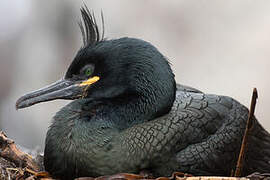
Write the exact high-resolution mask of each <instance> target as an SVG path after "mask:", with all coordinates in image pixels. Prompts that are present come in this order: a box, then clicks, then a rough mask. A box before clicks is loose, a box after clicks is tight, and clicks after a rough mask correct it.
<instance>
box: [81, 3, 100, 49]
mask: <svg viewBox="0 0 270 180" xmlns="http://www.w3.org/2000/svg"><path fill="white" fill-rule="evenodd" d="M80 10H81V15H82V19H81V21H80V22H79V23H78V24H79V27H80V30H81V33H82V40H83V47H87V46H92V45H95V44H96V43H98V42H100V41H103V40H104V18H103V13H102V11H101V23H102V33H100V29H99V27H98V25H97V22H96V18H95V15H94V13H93V12H90V11H89V9H88V8H87V6H86V5H84V6H82V7H81V9H80Z"/></svg>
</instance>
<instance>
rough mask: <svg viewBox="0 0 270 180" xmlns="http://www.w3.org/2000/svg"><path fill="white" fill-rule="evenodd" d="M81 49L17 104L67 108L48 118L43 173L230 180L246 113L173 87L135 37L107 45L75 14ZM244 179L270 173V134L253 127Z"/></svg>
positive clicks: (164, 66)
mask: <svg viewBox="0 0 270 180" xmlns="http://www.w3.org/2000/svg"><path fill="white" fill-rule="evenodd" d="M81 13H82V19H83V23H81V24H80V27H81V31H82V35H83V42H84V46H83V47H82V48H81V49H80V50H79V51H78V53H77V55H76V57H75V58H74V60H73V62H72V63H71V65H70V67H69V68H68V70H67V72H66V75H65V77H64V78H63V79H61V80H59V81H57V82H55V83H54V84H52V85H50V86H47V87H45V88H43V89H40V90H38V91H35V92H32V93H29V94H26V95H24V96H22V97H21V98H20V99H19V100H18V101H17V103H16V107H17V108H18V109H20V108H25V107H29V106H32V105H34V104H36V103H40V102H45V101H51V100H55V99H72V100H74V101H73V102H71V103H70V104H68V105H67V106H65V107H64V108H62V109H61V110H60V111H59V112H58V113H57V114H56V115H55V116H54V118H53V122H52V125H51V126H50V128H49V130H48V132H47V136H46V145H45V152H44V165H45V169H46V170H47V171H48V172H50V173H51V174H52V175H53V176H54V177H57V178H62V179H73V178H75V177H81V176H94V177H96V176H101V175H110V174H115V173H120V172H129V173H139V172H140V171H142V170H147V171H150V172H151V173H153V175H155V176H166V175H170V174H171V173H172V172H174V171H181V172H186V173H191V174H193V175H221V176H229V175H230V173H231V170H232V169H234V167H235V164H236V160H237V157H238V153H239V149H240V145H241V140H242V136H243V133H244V129H245V126H246V121H247V118H248V109H247V108H246V107H244V106H243V105H241V104H240V103H239V102H237V101H236V100H234V99H232V98H230V97H226V96H218V95H211V94H205V93H203V92H201V91H199V90H197V89H194V88H190V87H187V86H183V85H176V83H175V80H174V74H173V72H172V70H171V68H170V65H169V63H168V61H167V59H166V58H165V57H164V56H163V55H162V54H161V53H160V52H159V51H158V50H157V49H156V48H155V47H154V46H153V45H151V44H150V43H148V42H145V41H143V40H140V39H134V38H120V39H113V40H106V39H104V38H103V35H101V34H100V32H99V29H98V26H97V24H96V21H95V18H94V16H93V15H91V13H89V11H88V9H87V8H86V7H84V8H82V9H81ZM254 121H255V124H254V126H253V129H252V132H251V135H250V137H249V139H248V143H249V148H248V152H247V155H246V159H245V163H244V169H243V175H247V174H250V173H252V172H255V171H258V172H267V171H269V169H270V135H269V133H268V132H267V131H265V130H264V128H263V127H262V126H261V125H260V124H259V123H258V121H257V120H256V119H254Z"/></svg>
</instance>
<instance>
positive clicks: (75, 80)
mask: <svg viewBox="0 0 270 180" xmlns="http://www.w3.org/2000/svg"><path fill="white" fill-rule="evenodd" d="M81 14H82V21H81V22H80V23H79V26H80V29H81V32H82V37H83V46H82V48H81V49H80V50H79V51H78V53H77V55H76V56H75V58H74V60H73V61H72V63H71V65H70V66H69V68H68V70H67V72H66V74H65V76H64V77H63V78H62V79H61V80H59V81H57V82H55V83H53V84H51V85H49V86H47V87H45V88H42V89H40V90H37V91H34V92H31V93H29V94H26V95H24V96H22V97H21V98H19V99H18V101H17V102H16V108H17V109H20V108H25V107H29V106H32V105H34V104H37V103H40V102H45V101H51V100H55V99H72V100H73V99H80V98H88V99H90V100H103V99H109V100H113V99H118V100H121V99H125V100H131V99H133V98H134V99H136V98H139V99H144V100H143V101H144V102H145V103H148V104H152V105H153V106H154V107H155V108H156V109H159V108H165V107H166V106H170V107H171V105H172V103H173V101H174V98H175V89H176V88H175V80H174V74H173V73H172V70H171V68H170V65H169V63H168V61H167V59H166V58H165V57H164V56H163V55H162V54H161V53H160V52H159V51H158V50H157V49H156V48H155V47H154V46H153V45H151V44H150V43H148V42H146V41H143V40H140V39H135V38H120V39H112V40H107V39H104V37H103V34H104V33H102V34H101V33H100V31H99V28H98V26H97V23H96V20H95V17H94V15H93V14H91V13H90V12H89V10H88V9H87V7H83V8H81ZM102 22H103V17H102ZM103 29H104V26H103ZM103 32H104V31H103Z"/></svg>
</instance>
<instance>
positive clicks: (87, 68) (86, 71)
mask: <svg viewBox="0 0 270 180" xmlns="http://www.w3.org/2000/svg"><path fill="white" fill-rule="evenodd" d="M93 72H94V65H92V64H88V65H86V66H84V67H83V68H82V70H81V74H82V75H84V76H91V75H92V74H93Z"/></svg>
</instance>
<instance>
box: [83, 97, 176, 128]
mask: <svg viewBox="0 0 270 180" xmlns="http://www.w3.org/2000/svg"><path fill="white" fill-rule="evenodd" d="M156 99H157V98H153V97H151V96H150V97H149V96H148V97H146V96H132V95H130V96H127V95H124V96H123V97H116V98H113V99H100V100H94V101H93V100H90V99H89V100H87V99H85V101H86V103H84V105H83V107H82V110H83V111H87V112H90V115H91V119H102V121H108V122H109V123H111V124H112V125H113V126H116V127H117V128H118V129H126V128H128V127H131V126H133V125H135V124H139V123H143V122H146V121H149V120H152V119H154V118H156V117H159V116H161V115H163V114H165V113H167V112H168V111H169V110H170V109H171V106H172V104H168V105H166V106H165V105H164V106H162V108H159V107H160V106H159V104H157V102H155V101H156ZM91 112H93V113H92V114H91Z"/></svg>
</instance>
